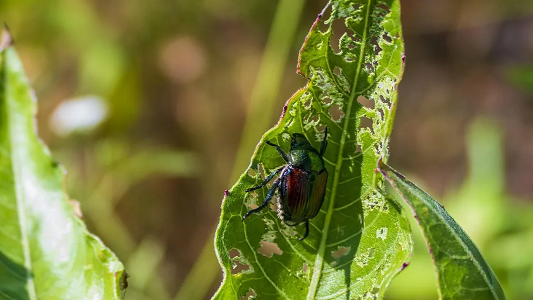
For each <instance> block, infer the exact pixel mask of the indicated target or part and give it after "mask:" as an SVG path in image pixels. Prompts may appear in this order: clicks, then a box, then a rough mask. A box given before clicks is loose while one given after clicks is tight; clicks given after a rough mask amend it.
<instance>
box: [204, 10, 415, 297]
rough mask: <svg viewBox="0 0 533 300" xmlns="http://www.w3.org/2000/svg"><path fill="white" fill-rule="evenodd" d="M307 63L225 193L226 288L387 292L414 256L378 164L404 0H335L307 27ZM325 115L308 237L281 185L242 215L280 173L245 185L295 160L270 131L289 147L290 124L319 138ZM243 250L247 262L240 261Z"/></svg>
mask: <svg viewBox="0 0 533 300" xmlns="http://www.w3.org/2000/svg"><path fill="white" fill-rule="evenodd" d="M298 72H299V73H300V74H302V75H303V76H304V77H306V78H307V79H308V80H309V83H308V84H307V86H306V87H304V88H303V89H301V90H299V91H297V92H296V93H295V94H294V95H293V96H292V97H291V99H289V101H288V102H287V104H286V106H285V107H284V109H283V112H282V115H281V118H280V120H279V123H278V124H277V125H276V126H275V127H274V128H273V129H271V130H270V131H268V132H267V133H266V134H265V135H264V136H263V139H262V140H261V142H260V144H259V146H258V147H257V149H256V151H255V153H254V155H253V157H252V161H251V164H250V166H249V168H248V169H247V170H246V171H245V172H244V173H243V175H242V176H241V177H240V179H239V180H238V182H237V183H236V184H235V185H234V186H233V187H232V188H231V190H229V191H228V192H227V193H226V197H224V202H223V204H222V215H221V219H220V224H219V227H218V230H217V233H216V239H215V244H216V250H217V254H218V257H219V261H220V264H221V266H222V268H223V270H224V274H225V275H224V281H223V283H222V285H221V287H220V289H219V290H218V292H217V294H216V295H215V297H214V298H215V299H251V298H253V297H256V298H258V299H306V298H307V299H363V298H364V299H366V298H372V299H373V298H375V297H378V298H381V297H382V295H383V293H384V290H385V288H386V286H387V285H388V283H389V282H390V280H391V279H392V278H393V277H394V275H395V274H397V273H398V272H399V271H400V270H401V269H402V266H403V264H404V263H406V262H407V261H408V260H409V257H410V254H411V250H412V240H411V235H410V227H409V223H408V220H407V219H406V217H405V214H404V213H403V211H402V209H401V207H400V206H399V205H398V204H397V203H396V202H395V201H394V200H393V199H391V197H389V196H387V195H386V194H384V192H383V178H382V177H381V176H380V174H379V173H377V174H376V173H374V168H375V166H376V163H377V161H378V159H379V157H381V156H384V157H386V156H387V155H388V154H387V151H388V150H387V148H388V141H389V135H390V131H391V128H392V121H393V119H394V109H395V105H396V98H397V85H398V83H399V81H400V79H401V75H402V72H403V41H402V37H401V26H400V7H399V1H346V0H343V1H341V0H337V1H331V6H328V7H326V9H325V10H324V11H323V12H322V13H321V14H319V16H318V18H317V20H316V21H315V23H314V24H313V26H312V28H311V30H310V32H309V33H308V35H307V38H306V40H305V43H304V45H303V47H302V50H301V51H300V58H299V64H298ZM326 127H327V128H328V132H329V133H328V137H327V141H328V146H327V148H326V151H325V154H324V157H323V158H324V161H325V165H326V166H325V167H326V170H327V173H328V174H329V177H328V179H327V186H326V196H325V200H324V203H323V205H322V207H321V209H320V212H319V213H318V215H317V216H316V217H315V218H313V219H311V220H310V233H309V236H308V237H307V238H306V239H304V240H303V241H299V240H298V238H300V237H302V236H303V235H304V232H305V226H304V225H299V226H292V227H291V226H287V225H286V224H285V223H284V222H283V221H282V220H280V219H279V218H278V213H277V212H276V208H277V206H276V204H275V203H276V202H277V201H279V199H278V197H277V196H274V197H273V198H274V199H273V200H272V203H270V204H269V205H268V206H267V207H265V208H264V209H263V210H262V211H260V212H259V213H256V214H252V215H250V216H249V217H248V218H247V219H246V220H244V221H242V217H243V215H245V214H246V213H247V212H248V211H250V210H251V209H254V208H257V207H258V206H259V205H261V203H262V202H263V200H264V199H265V196H266V194H267V192H268V191H269V189H270V187H271V184H272V183H271V184H268V185H267V186H265V187H263V188H261V189H257V190H254V191H250V192H246V191H245V190H246V189H248V188H251V187H253V186H256V185H258V184H259V183H261V182H262V181H263V180H264V179H265V178H266V177H267V176H268V175H269V174H271V173H272V172H274V171H275V170H277V169H279V168H280V167H281V166H283V165H284V164H285V161H284V159H283V158H282V157H281V156H280V154H279V153H278V152H277V151H276V149H275V148H274V147H272V146H270V145H268V144H267V143H266V141H270V142H272V143H275V144H278V145H279V146H280V147H281V148H282V149H283V150H284V151H286V152H287V151H289V148H290V134H292V133H302V134H304V135H305V137H306V138H307V139H308V140H309V141H310V142H311V144H312V146H313V147H314V148H315V149H320V146H321V141H322V139H323V137H324V129H325V128H326ZM275 178H276V177H274V179H273V180H275ZM273 180H272V181H273ZM272 181H271V182H272ZM267 246H268V247H269V248H268V250H267V249H266V247H267ZM236 251H237V252H236ZM230 252H231V253H230ZM236 253H237V254H236ZM235 257H238V262H240V263H241V264H243V263H242V262H243V261H244V262H245V265H246V272H243V271H238V272H235V271H233V268H234V267H235V266H236V264H235V261H236V258H235ZM250 291H253V293H251V292H250Z"/></svg>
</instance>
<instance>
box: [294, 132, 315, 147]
mask: <svg viewBox="0 0 533 300" xmlns="http://www.w3.org/2000/svg"><path fill="white" fill-rule="evenodd" d="M309 146H311V144H310V143H309V141H308V140H307V139H306V138H305V136H304V135H303V134H301V133H293V134H292V135H291V150H294V149H301V148H307V147H309Z"/></svg>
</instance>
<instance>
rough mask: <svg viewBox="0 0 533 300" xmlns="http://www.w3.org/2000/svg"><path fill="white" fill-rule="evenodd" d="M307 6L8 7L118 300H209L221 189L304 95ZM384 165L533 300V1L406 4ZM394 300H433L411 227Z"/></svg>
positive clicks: (89, 1) (191, 1)
mask: <svg viewBox="0 0 533 300" xmlns="http://www.w3.org/2000/svg"><path fill="white" fill-rule="evenodd" d="M325 2H326V1H325V0H324V1H316V0H313V1H311V0H309V1H303V0H279V1H272V0H255V1H231V0H217V1H209V0H175V1H170V0H166V1H164V0H154V1H141V0H105V1H104V0H86V1H83V0H47V1H37V0H34V1H31V0H1V1H0V21H4V22H6V23H7V24H8V25H9V27H10V29H11V32H12V35H13V36H14V39H15V43H16V47H17V51H18V52H19V55H20V57H21V59H22V61H23V64H24V66H25V69H26V72H27V74H28V76H29V78H30V81H31V84H32V86H33V87H34V89H35V93H36V95H37V97H38V99H39V115H38V120H37V122H38V126H39V132H40V136H41V137H42V139H43V140H44V141H45V142H46V143H47V144H48V145H49V146H50V148H51V150H52V152H53V154H54V156H55V157H56V158H57V160H59V161H60V162H61V163H62V164H63V165H64V166H65V168H66V169H67V170H68V173H69V176H68V181H67V183H68V188H69V193H70V195H71V197H72V198H73V199H75V200H78V201H79V202H80V203H81V207H82V210H83V213H84V219H85V220H86V222H87V224H88V226H89V228H90V230H91V231H92V232H94V233H96V234H97V235H98V236H100V237H101V238H102V239H103V240H104V242H105V243H106V244H107V245H108V246H109V247H110V248H111V249H113V251H115V252H116V253H117V255H118V256H119V257H120V259H121V260H122V261H123V262H124V263H125V265H126V268H127V270H128V272H129V273H130V274H131V276H132V277H131V278H130V288H129V289H128V292H127V295H126V299H128V300H136V299H139V300H141V299H157V300H159V299H192V300H193V299H208V298H209V297H210V296H211V295H212V293H213V292H214V291H215V290H216V287H217V286H218V284H219V282H220V279H221V272H220V269H219V267H218V265H217V263H216V259H215V256H214V252H213V249H212V248H213V246H212V238H213V236H212V233H213V230H214V228H215V226H216V224H217V222H218V215H219V210H220V204H221V200H222V197H223V193H224V190H225V189H227V188H229V187H230V186H231V185H232V183H233V182H235V179H236V177H237V176H238V175H239V173H240V172H242V171H243V170H244V168H245V167H246V165H247V161H248V160H249V157H250V156H251V154H252V151H253V149H254V146H255V144H256V143H257V142H258V141H259V139H260V137H261V135H262V133H264V131H265V130H266V129H268V128H270V127H271V126H273V125H274V124H275V123H276V120H277V118H278V117H279V114H280V113H281V110H282V107H283V104H284V102H285V101H286V100H287V99H288V98H289V97H290V96H291V94H292V93H294V92H295V91H296V90H297V89H298V88H299V87H301V86H303V85H304V84H305V80H304V79H303V78H301V77H300V76H298V75H296V74H295V70H296V62H297V55H298V50H299V48H300V46H301V45H302V42H303V40H304V38H305V35H306V33H307V31H308V30H309V28H310V26H311V24H312V22H313V21H314V19H315V17H316V15H317V14H318V13H319V12H320V11H321V9H322V7H323V6H324V5H325ZM401 4H402V22H403V30H404V37H405V44H406V55H407V61H406V70H405V74H404V79H403V82H402V83H401V85H400V102H399V107H398V111H397V116H396V122H395V126H394V131H393V135H392V142H391V159H390V163H391V164H392V165H393V166H394V167H395V168H396V169H398V170H400V171H401V172H402V173H404V174H407V175H408V176H409V177H411V178H412V179H413V180H414V181H415V182H417V183H418V184H420V185H421V186H423V187H424V188H425V189H426V190H427V191H429V192H430V193H431V194H432V195H433V196H434V197H435V198H436V199H438V200H440V201H441V202H443V203H444V205H445V206H446V208H447V209H448V211H450V213H451V214H452V216H454V217H455V218H456V219H457V220H458V222H459V223H460V224H461V225H463V226H464V228H465V230H466V231H467V232H468V233H469V234H470V236H471V237H472V238H473V239H474V241H475V242H476V243H477V244H478V246H479V247H480V249H481V251H482V253H483V254H484V255H485V256H486V258H487V260H488V261H489V263H490V264H491V265H492V267H493V269H494V270H495V272H496V273H497V275H498V276H499V278H500V281H501V282H502V284H503V286H504V289H505V291H506V293H507V296H508V298H509V299H533V256H532V253H533V157H532V156H533V2H532V1H529V0H512V1H509V0H491V1H487V0H454V1H450V0H435V1H416V0H405V1H401ZM412 224H413V229H414V232H415V234H416V236H415V238H416V252H415V256H414V258H413V262H412V264H411V265H410V266H409V267H408V268H407V269H406V271H405V272H403V273H402V274H400V275H399V277H398V278H397V279H396V280H395V281H394V282H393V284H392V287H391V288H390V290H389V292H388V294H387V298H388V299H416V298H418V299H432V298H436V292H435V287H434V285H435V276H434V273H433V269H432V266H431V262H430V260H429V255H428V254H427V250H425V246H424V244H423V240H422V238H421V237H420V234H419V233H418V229H417V228H416V226H415V223H412Z"/></svg>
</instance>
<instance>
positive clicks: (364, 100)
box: [357, 96, 375, 109]
mask: <svg viewBox="0 0 533 300" xmlns="http://www.w3.org/2000/svg"><path fill="white" fill-rule="evenodd" d="M357 102H359V104H361V105H362V106H364V107H366V108H370V109H374V106H375V105H374V101H372V100H368V99H367V98H365V97H363V96H359V97H357Z"/></svg>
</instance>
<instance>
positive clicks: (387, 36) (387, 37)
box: [382, 32, 392, 44]
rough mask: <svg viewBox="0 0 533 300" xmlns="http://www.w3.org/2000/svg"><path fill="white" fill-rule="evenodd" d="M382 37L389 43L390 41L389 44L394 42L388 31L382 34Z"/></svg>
mask: <svg viewBox="0 0 533 300" xmlns="http://www.w3.org/2000/svg"><path fill="white" fill-rule="evenodd" d="M382 38H383V40H385V41H386V42H387V43H389V44H390V43H392V38H391V36H390V35H389V33H388V32H385V34H384V35H382Z"/></svg>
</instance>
